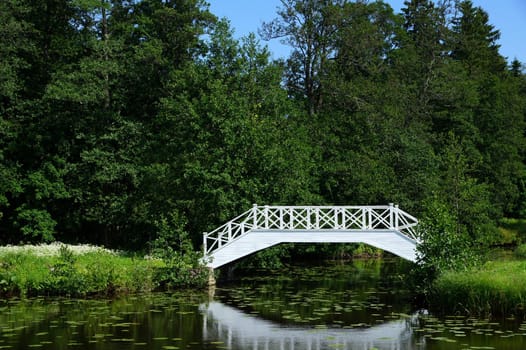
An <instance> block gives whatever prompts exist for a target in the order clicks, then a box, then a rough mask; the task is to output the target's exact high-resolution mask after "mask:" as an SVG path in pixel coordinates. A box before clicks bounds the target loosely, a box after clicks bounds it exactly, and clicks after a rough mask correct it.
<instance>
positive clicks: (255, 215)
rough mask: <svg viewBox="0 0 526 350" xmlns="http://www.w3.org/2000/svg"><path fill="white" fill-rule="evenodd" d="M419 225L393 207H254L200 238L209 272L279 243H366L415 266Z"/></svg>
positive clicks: (395, 206)
mask: <svg viewBox="0 0 526 350" xmlns="http://www.w3.org/2000/svg"><path fill="white" fill-rule="evenodd" d="M417 224H418V220H417V219H416V218H415V217H413V216H411V215H409V214H408V213H406V212H405V211H403V210H401V209H400V208H399V207H398V206H397V205H393V204H389V205H375V206H258V205H254V206H253V207H252V208H251V209H250V210H248V211H246V212H244V213H243V214H241V215H239V216H238V217H236V218H234V219H232V220H230V221H229V222H227V223H225V224H224V225H222V226H220V227H218V228H217V229H215V230H213V231H212V232H205V233H203V246H204V253H205V259H206V261H207V265H208V267H211V268H218V267H221V266H223V265H226V264H228V263H230V262H233V261H235V260H238V259H240V258H242V257H244V256H247V255H250V254H252V253H255V252H257V251H259V250H262V249H265V248H268V247H271V246H274V245H277V244H280V243H365V244H368V245H371V246H373V247H377V248H380V249H382V250H385V251H388V252H391V253H393V254H395V255H398V256H400V257H402V258H404V259H407V260H410V261H416V246H417V244H418V242H419V241H418V238H417V235H416V232H415V230H414V228H415V226H416V225H417Z"/></svg>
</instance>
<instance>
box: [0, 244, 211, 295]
mask: <svg viewBox="0 0 526 350" xmlns="http://www.w3.org/2000/svg"><path fill="white" fill-rule="evenodd" d="M174 262H176V263H177V266H173V265H174ZM201 275H203V271H200V273H198V272H196V271H195V270H194V269H193V267H192V266H191V265H189V264H186V263H184V261H183V259H177V257H176V258H174V259H173V260H172V261H165V260H162V259H149V258H143V257H135V256H129V255H126V254H123V253H122V252H115V251H111V250H107V249H102V248H98V247H93V246H66V245H61V244H52V245H40V246H22V247H2V248H0V296H18V295H20V296H33V295H71V296H84V295H93V294H119V293H135V292H148V291H152V290H155V289H158V288H161V287H165V286H172V287H176V286H177V282H178V281H179V282H181V284H183V283H182V281H185V282H186V284H188V285H192V284H195V285H199V284H201V283H202V281H201V279H202V278H201V277H202V276H201ZM192 278H194V279H192Z"/></svg>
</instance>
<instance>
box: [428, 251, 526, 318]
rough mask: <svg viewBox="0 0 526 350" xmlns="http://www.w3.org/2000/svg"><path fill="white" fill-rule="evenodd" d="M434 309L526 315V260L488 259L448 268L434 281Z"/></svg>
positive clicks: (496, 314) (480, 314) (449, 311)
mask: <svg viewBox="0 0 526 350" xmlns="http://www.w3.org/2000/svg"><path fill="white" fill-rule="evenodd" d="M433 287H434V288H433V292H432V294H431V296H430V298H431V304H432V309H433V310H434V311H442V312H446V313H451V312H453V313H461V314H470V315H477V316H504V317H515V316H524V315H525V314H526V313H525V307H526V260H509V261H505V260H501V261H488V262H486V263H485V264H483V265H482V266H479V267H476V268H472V269H469V270H467V271H462V272H453V271H449V272H445V273H443V274H442V275H440V276H439V277H438V278H437V280H436V281H435V282H434V284H433Z"/></svg>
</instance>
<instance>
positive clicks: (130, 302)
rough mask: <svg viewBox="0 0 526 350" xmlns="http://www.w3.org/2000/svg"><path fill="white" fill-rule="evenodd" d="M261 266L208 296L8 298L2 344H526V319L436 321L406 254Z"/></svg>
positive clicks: (2, 309)
mask: <svg viewBox="0 0 526 350" xmlns="http://www.w3.org/2000/svg"><path fill="white" fill-rule="evenodd" d="M320 264H321V265H318V266H305V265H303V266H302V265H297V266H291V267H288V268H287V269H283V270H280V271H256V272H255V273H253V274H251V276H247V277H243V278H241V279H239V280H237V281H236V282H229V283H225V282H223V283H220V284H219V286H218V288H216V289H215V290H211V291H209V292H203V293H196V292H178V293H153V294H148V295H133V296H127V297H123V298H118V299H107V300H105V299H94V300H90V299H88V300H81V299H65V298H35V299H27V300H17V299H10V300H2V301H0V349H31V348H38V349H269V350H273V349H279V350H281V349H286V350H289V349H298V350H299V349H360V350H362V349H400V350H402V349H428V350H434V349H525V348H526V322H524V323H523V322H522V320H517V319H511V318H510V319H503V320H492V319H474V318H468V317H463V316H455V315H452V316H448V317H435V316H433V315H432V314H430V313H429V312H427V311H426V310H422V309H418V308H416V307H414V306H413V303H412V302H411V293H410V291H408V290H407V286H406V283H405V281H404V276H405V275H406V273H407V271H408V270H409V269H410V264H409V263H405V262H403V261H401V260H398V259H393V260H358V261H354V262H347V263H344V264H338V263H328V262H323V263H320Z"/></svg>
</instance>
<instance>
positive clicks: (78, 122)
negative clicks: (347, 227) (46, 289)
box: [0, 0, 526, 280]
mask: <svg viewBox="0 0 526 350" xmlns="http://www.w3.org/2000/svg"><path fill="white" fill-rule="evenodd" d="M489 23H490V21H489V18H488V15H487V13H486V12H485V11H484V10H483V9H481V8H477V7H474V6H473V4H472V3H471V2H470V1H453V2H449V1H440V2H437V3H433V2H432V1H417V0H411V1H406V3H405V7H404V9H403V10H402V13H401V14H396V13H394V11H393V9H392V8H391V7H390V6H389V5H388V4H386V3H383V2H381V1H371V2H363V1H341V0H331V1H315V0H284V1H282V8H281V9H280V10H279V12H278V14H277V18H276V20H275V21H273V22H271V23H266V24H264V26H263V28H262V30H261V34H262V35H263V36H264V37H265V38H271V37H281V38H282V39H285V40H286V42H287V43H288V44H289V45H290V46H291V48H292V53H291V55H290V57H288V58H287V59H286V60H276V61H274V60H271V58H270V53H269V52H268V50H267V49H266V48H265V47H263V46H262V45H261V44H260V43H259V42H258V41H257V39H256V37H255V35H249V36H248V37H246V38H244V39H242V40H237V39H235V37H234V36H233V33H232V29H231V28H230V26H229V23H228V21H226V20H218V19H217V18H216V17H215V16H214V15H213V14H211V13H210V12H209V11H208V6H207V4H206V3H205V2H204V1H203V0H169V1H161V0H142V1H138V0H137V1H117V0H85V1H77V0H43V1H38V2H35V1H29V0H5V1H1V2H0V34H1V35H0V244H6V243H18V242H21V241H25V242H38V241H52V240H55V239H59V240H61V241H65V242H90V243H94V244H104V245H105V246H109V247H125V248H129V249H144V247H155V246H156V244H157V246H159V244H160V243H162V242H164V241H163V240H167V239H172V238H169V236H170V234H171V233H174V232H175V233H176V235H175V236H176V237H181V238H182V237H183V236H184V237H189V238H190V239H191V240H192V241H193V248H194V249H197V248H198V246H199V244H200V241H201V233H202V232H203V231H208V230H211V229H212V228H214V227H216V226H217V225H218V224H219V223H221V222H224V221H226V220H228V219H230V218H232V217H234V216H235V215H237V214H239V213H241V212H243V211H244V210H246V208H248V207H249V206H250V205H251V204H252V203H260V204H385V203H389V202H395V203H398V204H399V205H400V206H401V207H402V208H403V209H405V210H407V211H409V212H411V213H412V214H414V215H415V216H419V215H421V214H425V213H429V212H430V208H429V206H428V205H427V203H431V202H432V201H433V198H440V202H441V205H442V206H443V207H444V211H445V212H447V213H448V215H449V216H448V217H450V218H451V219H452V220H453V221H454V223H451V225H453V226H454V227H455V232H458V233H460V234H461V235H462V236H463V237H466V239H468V240H469V241H470V242H477V244H479V243H480V244H482V243H484V244H486V243H494V242H495V241H498V235H497V232H498V231H497V230H496V222H497V220H499V219H500V218H502V217H503V216H509V217H520V216H521V215H523V214H524V213H525V212H526V187H525V185H524V184H525V183H526V181H525V180H526V172H525V166H524V157H525V154H524V149H526V148H525V147H524V146H525V142H524V141H525V139H524V128H525V111H526V79H525V74H524V72H523V67H522V64H521V63H520V62H517V61H515V62H513V63H512V64H511V65H510V66H507V62H506V59H505V58H504V57H502V56H501V55H500V54H499V52H498V43H497V40H498V37H499V32H498V30H497V29H496V28H494V27H493V26H491V25H490V24H489ZM170 232H171V233H170ZM156 242H157V243H156ZM147 243H150V245H149V246H147V245H146V244H147ZM172 243H176V242H172ZM172 243H170V244H171V245H170V246H171V247H172V248H171V249H173V250H174V251H175V252H178V254H184V253H183V252H184V251H185V249H186V252H188V249H187V248H188V247H183V246H182V245H179V246H178V245H177V244H172ZM151 249H153V248H151ZM174 251H172V252H171V253H173V252H174ZM179 260H180V259H179ZM179 260H178V261H179ZM190 260H192V261H193V260H195V259H193V258H190ZM174 263H175V262H174ZM63 272H64V273H67V271H63ZM185 278H186V277H183V276H181V277H180V279H181V280H184V279H185Z"/></svg>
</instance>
